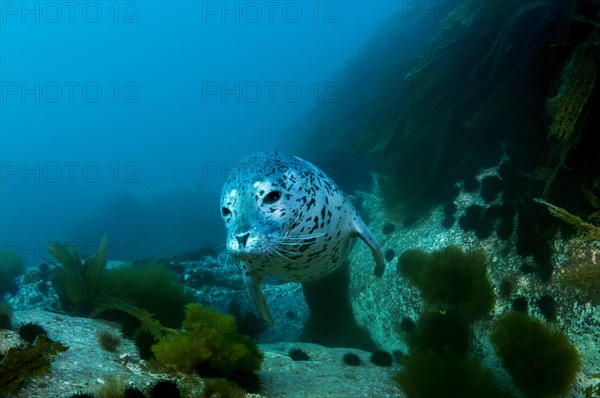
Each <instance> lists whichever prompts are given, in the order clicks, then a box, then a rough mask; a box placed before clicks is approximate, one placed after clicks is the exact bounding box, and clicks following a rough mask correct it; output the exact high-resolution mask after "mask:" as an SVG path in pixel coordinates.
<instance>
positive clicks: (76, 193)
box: [0, 0, 437, 265]
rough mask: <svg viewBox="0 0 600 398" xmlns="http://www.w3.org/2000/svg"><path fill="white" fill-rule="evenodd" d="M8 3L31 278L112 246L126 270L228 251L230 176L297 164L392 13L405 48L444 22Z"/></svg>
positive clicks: (4, 110)
mask: <svg viewBox="0 0 600 398" xmlns="http://www.w3.org/2000/svg"><path fill="white" fill-rule="evenodd" d="M0 4H1V5H2V9H1V11H2V23H1V26H0V27H1V38H0V49H1V54H0V73H1V76H0V81H1V82H2V92H1V95H2V98H1V103H0V106H1V110H0V112H1V117H0V145H1V148H0V156H1V162H2V184H1V185H0V187H1V200H0V210H1V223H0V233H1V237H0V241H1V242H2V245H3V248H5V249H8V250H11V251H18V252H19V253H20V254H21V256H22V257H23V258H24V260H25V261H26V263H27V264H28V265H37V264H38V263H39V262H41V261H43V257H44V256H45V255H46V254H47V252H46V250H45V247H46V245H47V243H48V242H49V241H50V240H59V241H69V242H73V243H74V244H75V245H77V246H79V247H80V248H83V249H85V248H86V247H87V246H89V245H92V246H94V247H95V244H96V242H98V241H99V239H100V236H101V235H102V234H103V233H104V232H108V233H109V235H110V236H111V242H112V246H113V247H114V250H115V252H114V253H113V257H114V258H120V259H123V260H131V259H134V258H142V257H158V256H170V255H174V254H177V253H181V252H183V251H186V250H192V249H196V248H198V247H201V246H202V245H203V244H205V243H210V242H218V241H221V240H223V239H224V229H223V227H222V225H221V224H222V223H221V220H220V219H219V212H218V196H219V190H220V186H221V184H222V181H223V176H224V174H225V173H226V172H227V170H228V169H231V167H233V164H234V163H235V162H236V161H237V160H239V159H240V158H242V157H243V156H245V155H247V154H248V153H251V152H253V151H257V150H272V149H278V150H283V151H285V152H290V153H295V152H296V151H297V149H298V148H296V147H295V145H297V144H296V143H297V142H298V141H299V140H298V138H299V137H297V136H296V137H290V132H292V131H293V132H294V134H296V135H297V134H299V132H298V129H294V127H295V126H297V125H298V124H299V123H301V122H302V120H303V117H304V116H305V115H306V113H307V112H309V110H310V109H312V108H313V107H315V106H320V105H323V104H325V103H327V102H328V101H337V100H339V98H337V93H338V91H337V90H338V89H339V81H338V80H336V77H337V75H336V74H337V73H339V72H340V71H341V70H343V68H344V66H345V65H346V64H347V62H349V61H350V60H352V59H353V57H355V56H356V55H357V54H358V53H359V51H360V50H361V48H362V47H363V46H364V45H365V43H366V42H367V41H368V39H369V38H370V37H371V36H372V35H373V34H374V32H375V31H376V30H377V29H378V27H379V26H381V25H382V24H384V23H385V22H386V21H388V20H389V18H390V17H391V16H392V15H393V14H394V13H395V12H403V13H404V17H405V20H406V30H407V34H406V37H407V40H406V47H407V48H408V47H410V46H411V45H413V44H411V43H412V42H411V40H413V39H414V42H419V41H420V40H422V35H421V34H420V32H424V31H427V30H428V29H430V28H433V27H434V26H435V24H436V23H437V20H436V19H437V18H435V15H425V17H424V16H423V15H422V14H421V15H419V14H417V13H415V10H414V9H412V8H411V9H410V10H408V9H407V8H406V7H407V4H408V3H406V2H395V1H379V2H367V1H343V2H281V3H278V2H273V3H270V2H225V3H223V2H200V1H175V2H166V1H133V2H105V1H99V2H75V3H62V2H12V1H4V0H3V1H2V2H1V3H0ZM408 11H410V12H408ZM417 39H418V40H417ZM323 138H324V139H326V138H327V137H323ZM93 251H94V250H91V252H93Z"/></svg>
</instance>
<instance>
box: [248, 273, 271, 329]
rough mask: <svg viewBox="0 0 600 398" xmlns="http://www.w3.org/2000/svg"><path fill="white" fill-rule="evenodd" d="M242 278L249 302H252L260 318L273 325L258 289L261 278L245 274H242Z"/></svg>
mask: <svg viewBox="0 0 600 398" xmlns="http://www.w3.org/2000/svg"><path fill="white" fill-rule="evenodd" d="M243 278H244V284H245V285H246V291H247V292H248V296H250V301H252V304H254V308H256V311H258V313H259V314H260V316H261V318H262V319H264V320H265V322H267V323H273V318H272V317H271V312H270V311H269V307H267V301H266V300H265V295H264V294H263V292H262V290H261V289H260V284H261V283H262V280H263V276H259V275H256V274H252V273H249V272H247V273H246V274H244V276H243Z"/></svg>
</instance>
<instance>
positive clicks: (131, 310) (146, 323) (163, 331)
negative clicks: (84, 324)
mask: <svg viewBox="0 0 600 398" xmlns="http://www.w3.org/2000/svg"><path fill="white" fill-rule="evenodd" d="M110 310H117V311H122V312H125V313H126V314H129V315H131V316H132V317H134V318H135V319H137V320H138V321H140V322H141V325H140V327H139V331H145V332H148V333H150V334H151V335H152V336H153V337H154V338H156V339H157V340H158V339H160V338H162V337H164V336H166V335H169V334H181V333H180V332H179V331H178V330H175V329H171V328H168V327H165V326H163V325H161V323H160V322H159V321H158V320H157V319H156V318H154V317H153V316H152V314H150V313H149V312H148V311H147V310H145V309H144V308H138V307H136V306H135V305H133V304H130V303H128V302H127V301H125V300H122V299H119V298H116V297H104V298H102V299H101V300H100V301H99V302H98V303H97V305H96V307H95V308H94V310H93V311H92V313H91V314H90V317H92V318H93V317H97V316H98V315H100V314H101V313H103V312H105V311H110Z"/></svg>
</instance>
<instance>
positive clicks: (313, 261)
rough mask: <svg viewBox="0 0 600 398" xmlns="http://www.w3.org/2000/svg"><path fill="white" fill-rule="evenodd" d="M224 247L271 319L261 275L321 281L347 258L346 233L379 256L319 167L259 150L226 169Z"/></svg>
mask: <svg viewBox="0 0 600 398" xmlns="http://www.w3.org/2000/svg"><path fill="white" fill-rule="evenodd" d="M221 216H222V218H223V221H224V222H225V227H226V228H227V240H226V251H227V253H228V254H230V255H231V256H233V257H234V259H235V260H236V262H237V263H238V264H239V266H240V268H241V272H242V276H243V279H244V283H245V285H246V288H247V290H248V294H249V296H250V298H251V300H252V302H253V304H254V306H255V307H256V309H257V311H258V312H259V313H260V315H261V316H262V318H263V319H265V320H266V321H267V322H269V323H271V322H272V318H271V315H270V313H269V310H268V308H267V305H266V302H265V298H264V295H263V294H262V292H261V289H260V285H261V282H262V280H263V278H264V277H265V275H267V274H272V275H274V276H276V277H278V278H279V279H282V280H285V281H293V282H307V281H311V280H315V279H319V278H321V277H323V276H325V275H327V274H329V273H330V272H332V271H333V270H335V269H336V268H337V267H338V266H339V265H340V264H341V263H342V262H343V260H344V259H345V258H346V256H347V255H348V252H349V250H350V243H351V240H352V238H354V237H359V238H360V239H362V240H363V241H364V242H365V243H367V245H369V247H370V248H371V250H372V252H373V256H374V258H375V274H376V275H377V276H381V275H382V274H383V267H384V261H383V255H382V252H381V248H380V246H379V244H378V243H377V240H376V239H375V237H374V236H373V234H372V233H371V232H370V231H369V229H368V228H367V226H366V225H365V224H364V223H363V221H362V220H361V218H360V216H359V215H358V213H357V212H356V210H355V208H354V206H353V205H352V202H351V200H350V199H349V198H348V197H347V196H346V195H345V194H344V193H343V192H342V191H341V190H340V189H339V188H338V187H337V185H336V184H335V182H334V181H333V180H332V179H330V178H329V177H327V176H326V175H325V174H324V173H323V172H322V171H321V170H320V169H318V168H317V167H316V166H314V165H312V164H311V163H309V162H307V161H305V160H303V159H300V158H298V157H294V156H289V155H284V154H281V153H278V152H258V153H255V154H253V155H250V156H248V157H246V158H244V159H242V160H241V161H240V162H239V163H238V164H237V165H236V166H235V167H234V169H233V170H232V172H231V173H230V175H229V177H228V179H227V181H226V182H225V184H224V186H223V190H222V194H221Z"/></svg>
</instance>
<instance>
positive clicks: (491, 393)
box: [394, 246, 508, 398]
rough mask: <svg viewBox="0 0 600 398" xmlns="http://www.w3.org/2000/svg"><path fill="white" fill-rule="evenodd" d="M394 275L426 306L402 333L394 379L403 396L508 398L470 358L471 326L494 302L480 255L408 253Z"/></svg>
mask: <svg viewBox="0 0 600 398" xmlns="http://www.w3.org/2000/svg"><path fill="white" fill-rule="evenodd" d="M398 271H399V272H400V273H401V274H402V275H403V276H404V277H406V278H407V279H408V280H409V281H410V282H412V283H413V284H414V285H415V286H417V287H418V288H419V289H420V290H421V296H422V298H423V300H424V301H425V303H426V304H427V305H428V306H427V307H426V310H425V312H424V313H423V314H421V317H420V318H419V320H418V321H417V323H416V327H414V326H413V327H414V330H412V328H411V331H410V332H409V333H405V336H406V339H407V342H408V345H409V348H410V352H409V355H408V356H406V357H404V358H402V364H403V367H402V369H401V370H400V371H399V372H398V373H397V374H396V375H395V376H394V380H395V381H396V382H397V383H398V384H400V386H401V387H402V390H403V391H404V393H405V394H406V396H407V397H408V398H422V397H451V398H454V397H456V398H459V397H460V398H470V397H484V396H485V397H493V398H501V397H507V396H508V395H507V394H506V393H505V392H503V391H502V390H501V389H500V387H499V386H498V384H497V382H496V380H495V378H494V376H493V373H492V372H491V371H490V370H489V369H487V368H486V367H485V366H483V364H482V363H481V361H480V360H479V358H477V357H472V356H470V355H469V350H470V345H471V334H470V323H471V322H473V321H475V320H478V319H481V318H483V317H485V316H487V315H488V313H489V312H490V311H491V309H492V307H493V305H494V302H495V297H494V292H493V290H492V286H491V284H490V282H489V280H488V278H487V272H486V268H485V256H484V254H483V252H480V251H476V252H470V253H463V252H462V251H461V250H460V249H458V248H457V247H454V246H449V247H447V248H445V249H442V250H439V251H437V252H433V253H425V252H423V251H421V250H408V251H406V252H404V253H403V254H402V256H400V258H399V259H398ZM440 331H443V332H440Z"/></svg>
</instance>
